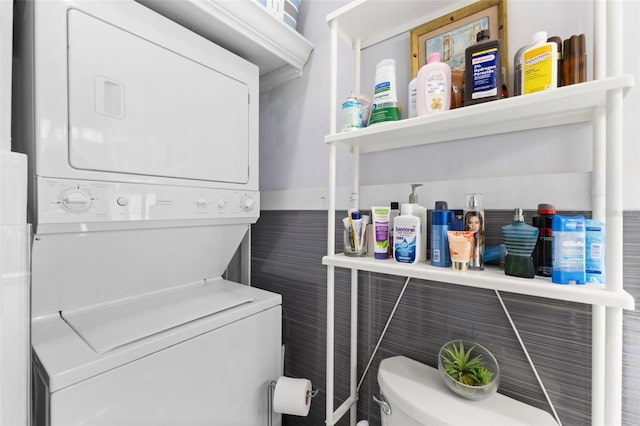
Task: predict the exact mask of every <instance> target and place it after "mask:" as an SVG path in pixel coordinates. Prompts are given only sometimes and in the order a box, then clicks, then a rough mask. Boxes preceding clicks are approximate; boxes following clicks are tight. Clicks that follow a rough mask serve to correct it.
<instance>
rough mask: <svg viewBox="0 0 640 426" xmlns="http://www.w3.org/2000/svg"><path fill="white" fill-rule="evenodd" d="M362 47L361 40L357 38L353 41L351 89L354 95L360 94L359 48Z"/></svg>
mask: <svg viewBox="0 0 640 426" xmlns="http://www.w3.org/2000/svg"><path fill="white" fill-rule="evenodd" d="M361 47H362V41H361V40H360V39H359V38H357V39H355V40H354V41H353V82H354V84H353V88H354V89H353V90H354V93H355V94H356V95H360V94H361V92H360V64H361V60H360V56H361V55H360V53H361V52H360V49H361Z"/></svg>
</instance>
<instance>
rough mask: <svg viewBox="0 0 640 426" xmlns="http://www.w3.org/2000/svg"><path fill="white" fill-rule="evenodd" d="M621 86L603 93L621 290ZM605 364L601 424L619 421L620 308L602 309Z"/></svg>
mask: <svg viewBox="0 0 640 426" xmlns="http://www.w3.org/2000/svg"><path fill="white" fill-rule="evenodd" d="M606 9H607V10H606V36H607V46H606V49H607V56H606V58H607V70H606V71H607V75H608V76H609V77H613V76H618V75H620V74H621V73H622V44H623V37H622V21H623V19H622V18H623V15H622V2H621V1H620V0H608V1H607V3H606ZM622 98H623V93H622V89H613V90H609V91H608V93H607V123H606V127H607V131H606V133H607V153H606V167H607V174H606V192H607V196H606V200H607V203H606V204H607V207H606V208H607V235H606V247H607V258H606V271H607V284H606V286H607V290H608V291H622V289H623V264H622V231H623V229H622V228H623V223H622V218H623V200H622V198H623V192H622V185H623V173H622V170H623V146H622V144H623V138H622V124H623V123H622V121H623V117H622ZM605 351H606V355H605V356H606V366H605V404H604V408H605V419H604V424H607V425H617V424H621V423H622V309H619V308H606V345H605Z"/></svg>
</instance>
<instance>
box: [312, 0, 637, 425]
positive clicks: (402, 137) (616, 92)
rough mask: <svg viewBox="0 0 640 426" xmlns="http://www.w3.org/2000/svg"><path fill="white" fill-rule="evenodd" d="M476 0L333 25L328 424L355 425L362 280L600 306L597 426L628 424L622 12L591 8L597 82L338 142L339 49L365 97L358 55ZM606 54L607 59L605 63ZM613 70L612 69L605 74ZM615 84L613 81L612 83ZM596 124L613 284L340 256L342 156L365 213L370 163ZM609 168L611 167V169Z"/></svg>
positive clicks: (412, 0)
mask: <svg viewBox="0 0 640 426" xmlns="http://www.w3.org/2000/svg"><path fill="white" fill-rule="evenodd" d="M474 2H475V0H450V1H442V0H422V1H416V0H394V1H388V0H386V1H384V0H354V1H352V2H350V3H348V4H346V5H345V6H344V7H342V8H340V9H338V10H336V11H335V12H333V13H331V14H329V15H327V17H326V19H327V23H328V25H329V27H330V29H331V35H330V37H331V38H330V43H331V57H330V59H331V68H330V75H329V77H330V99H329V120H330V121H329V128H330V134H329V135H328V136H326V137H325V142H326V143H327V144H328V147H329V197H328V203H329V205H328V214H327V216H328V217H327V219H328V222H327V228H328V232H327V238H328V241H327V256H325V257H324V258H323V264H325V265H327V370H326V371H327V374H326V396H327V398H326V399H327V406H326V423H327V424H328V425H333V424H335V423H336V422H337V421H338V420H339V419H340V418H341V417H342V416H343V415H344V414H346V412H347V411H349V412H350V422H351V425H352V426H354V425H355V423H356V403H357V400H358V390H357V387H356V374H355V373H356V371H357V338H355V337H354V336H357V331H358V318H357V311H358V297H357V294H358V272H359V271H361V270H362V271H371V272H378V273H384V274H392V275H398V276H411V277H415V278H420V279H426V280H433V281H439V282H445V283H451V284H456V285H466V286H469V287H477V288H487V289H496V290H501V291H506V292H513V293H520V294H527V295H532V296H537V297H546V298H552V299H558V300H567V301H573V302H578V303H586V304H591V305H592V342H593V343H592V354H591V363H592V368H591V371H592V388H591V399H592V407H591V419H592V424H594V425H599V424H620V423H621V411H622V410H621V406H622V395H621V390H622V380H621V378H622V374H621V369H622V342H623V338H622V330H623V327H622V309H634V303H635V302H634V300H633V298H632V297H631V296H630V295H629V294H628V293H627V292H625V291H624V289H623V267H622V231H623V229H622V208H623V207H622V190H621V188H622V179H623V170H624V166H623V161H622V160H623V152H622V150H623V140H622V124H623V123H622V111H623V106H622V99H623V96H624V95H625V94H626V92H628V90H629V89H630V88H631V87H633V85H634V78H633V76H630V75H624V74H623V72H622V47H621V46H622V44H623V43H622V41H623V40H622V37H623V34H622V26H621V25H620V22H621V21H622V6H621V4H620V2H617V1H613V0H608V1H607V0H605V1H597V0H593V2H592V5H593V10H594V13H593V16H594V31H593V33H594V34H595V36H594V37H595V40H594V57H595V58H596V59H597V60H596V61H595V64H594V70H593V71H594V81H590V82H586V83H581V84H576V85H572V86H568V87H561V88H558V89H554V90H552V91H547V92H542V93H536V94H531V95H525V96H518V97H514V98H508V99H502V100H500V101H495V102H488V103H485V104H480V105H474V106H469V107H465V108H460V109H455V110H452V111H447V112H444V113H442V114H439V115H433V116H427V117H417V118H412V119H407V120H402V121H397V122H390V123H381V124H377V125H375V126H372V127H368V128H364V129H358V130H355V131H352V132H347V133H336V116H337V112H338V107H339V104H338V97H337V74H338V69H339V68H338V52H337V51H338V39H339V38H342V39H344V40H345V41H346V42H347V43H348V44H349V45H350V46H351V47H352V49H353V51H354V80H355V81H354V87H355V88H356V89H357V90H359V89H358V88H359V87H360V65H361V61H360V56H361V52H360V50H361V49H363V48H365V47H368V46H371V45H373V44H376V43H378V42H380V41H383V40H386V39H388V38H390V37H393V36H395V35H398V34H401V33H404V32H406V31H409V30H411V29H412V28H415V27H417V26H419V25H421V24H423V23H425V22H428V21H431V20H433V19H436V18H438V17H441V16H444V15H446V14H447V13H450V12H453V11H455V10H457V9H460V8H462V7H465V6H468V5H469V4H471V3H474ZM605 52H606V55H605ZM605 65H606V66H605ZM606 76H608V77H609V78H605V77H606ZM578 122H590V123H592V125H593V144H592V147H593V159H594V161H593V172H592V176H593V182H592V196H591V202H592V209H593V216H594V218H597V219H599V220H606V223H607V284H606V285H605V286H594V285H584V286H565V285H558V284H553V283H551V282H550V280H546V279H542V278H535V279H533V280H526V279H518V278H513V277H507V276H505V275H504V274H502V273H500V271H496V270H494V271H491V270H486V271H482V272H480V271H473V272H467V273H459V272H456V271H451V270H449V269H447V268H435V267H432V266H431V265H428V264H426V263H424V264H418V265H399V264H396V263H395V261H393V260H392V259H390V260H386V261H380V260H375V259H373V258H348V257H345V256H344V255H336V254H334V253H335V238H334V236H335V225H336V220H335V214H336V202H335V198H336V169H337V160H336V157H337V154H336V150H337V149H338V148H341V149H342V148H344V149H347V150H348V151H350V152H351V153H352V154H353V155H352V166H353V167H352V168H353V173H352V174H353V185H352V187H353V189H352V196H351V200H352V206H353V207H355V208H357V207H358V199H359V167H360V166H359V157H360V154H362V153H367V152H375V151H383V150H390V149H395V148H406V147H412V146H418V145H426V144H430V143H438V142H446V141H453V140H460V139H465V138H469V137H478V136H487V135H495V134H501V133H507V132H517V131H522V130H528V129H537V128H542V127H550V126H558V125H564V124H571V123H578ZM605 159H606V160H605ZM336 267H342V268H349V269H351V336H352V339H351V340H352V341H351V349H350V357H351V367H350V381H351V384H350V394H349V397H348V398H347V399H346V400H345V401H344V402H343V404H342V405H341V406H340V407H339V408H338V409H336V410H335V411H334V406H333V403H334V396H335V395H334V389H333V386H334V359H333V358H334V353H333V350H334V338H335V335H334V325H335V318H334V307H333V304H334V302H335V288H334V287H335V275H334V274H335V268H336Z"/></svg>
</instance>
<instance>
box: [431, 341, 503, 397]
mask: <svg viewBox="0 0 640 426" xmlns="http://www.w3.org/2000/svg"><path fill="white" fill-rule="evenodd" d="M474 348H475V346H472V347H471V348H470V349H468V350H465V347H464V344H463V343H462V342H460V346H459V347H458V346H456V345H455V344H452V345H451V346H448V347H446V348H445V349H444V352H445V354H444V355H442V361H443V365H444V369H445V371H446V373H447V374H448V375H449V376H451V377H452V378H453V379H454V380H456V381H458V382H460V383H462V384H464V385H468V386H484V385H486V384H489V383H491V380H493V373H492V372H491V371H489V370H488V369H487V368H485V366H484V365H483V363H482V355H477V356H475V357H473V358H472V357H471V354H472V353H473V349H474Z"/></svg>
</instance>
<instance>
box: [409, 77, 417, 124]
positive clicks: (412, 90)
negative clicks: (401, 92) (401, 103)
mask: <svg viewBox="0 0 640 426" xmlns="http://www.w3.org/2000/svg"><path fill="white" fill-rule="evenodd" d="M417 84H418V79H417V78H414V79H413V80H411V81H410V82H409V93H408V95H409V96H408V98H407V99H409V108H408V117H409V118H413V117H417V116H418V110H417V105H416V95H417V93H418V92H417V87H416V86H417Z"/></svg>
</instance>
